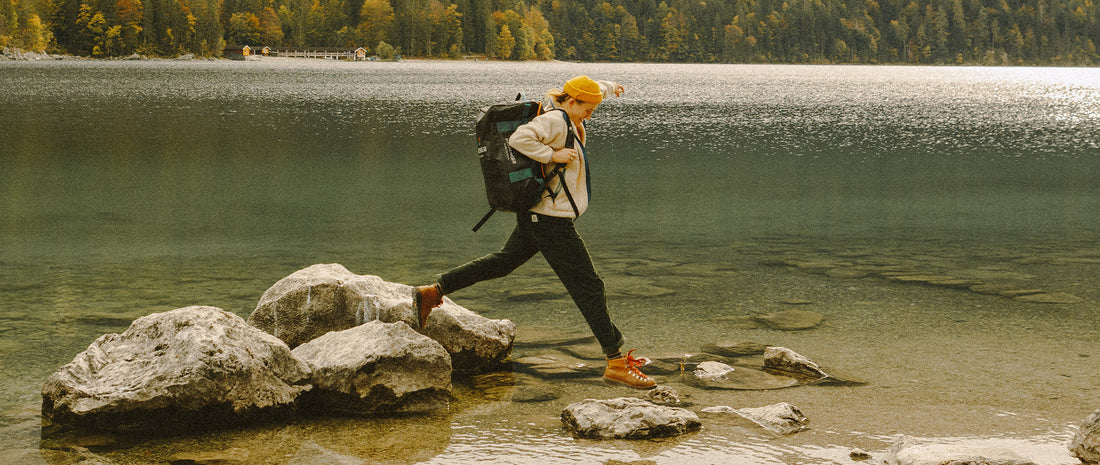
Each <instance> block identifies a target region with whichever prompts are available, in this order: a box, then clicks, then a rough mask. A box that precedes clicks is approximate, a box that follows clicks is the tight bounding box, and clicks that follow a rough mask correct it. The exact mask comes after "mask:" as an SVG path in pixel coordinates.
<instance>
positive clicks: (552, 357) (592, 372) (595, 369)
mask: <svg viewBox="0 0 1100 465" xmlns="http://www.w3.org/2000/svg"><path fill="white" fill-rule="evenodd" d="M512 363H513V366H514V368H515V369H516V370H517V371H522V372H527V373H531V374H533V375H535V376H537V377H539V378H543V379H561V378H584V377H589V376H599V375H602V374H603V370H604V366H597V365H593V364H590V363H588V362H586V361H584V360H581V359H579V358H575V357H571V356H569V355H566V354H563V353H560V352H557V353H543V354H538V355H530V356H527V357H520V358H517V359H515V360H513V361H512Z"/></svg>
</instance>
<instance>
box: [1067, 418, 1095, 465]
mask: <svg viewBox="0 0 1100 465" xmlns="http://www.w3.org/2000/svg"><path fill="white" fill-rule="evenodd" d="M1069 451H1070V452H1072V453H1073V456H1074V457H1077V458H1079V459H1081V461H1082V462H1084V463H1089V464H1100V409H1096V411H1095V412H1092V415H1089V417H1088V418H1086V419H1085V422H1084V423H1083V424H1081V428H1080V429H1078V430H1077V434H1076V435H1074V436H1073V441H1072V442H1070V445H1069Z"/></svg>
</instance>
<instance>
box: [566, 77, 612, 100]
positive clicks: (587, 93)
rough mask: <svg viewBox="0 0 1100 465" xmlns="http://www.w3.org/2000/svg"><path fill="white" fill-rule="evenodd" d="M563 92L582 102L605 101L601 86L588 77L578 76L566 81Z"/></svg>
mask: <svg viewBox="0 0 1100 465" xmlns="http://www.w3.org/2000/svg"><path fill="white" fill-rule="evenodd" d="M562 90H563V91H565V93H566V94H569V96H570V97H573V98H575V99H577V100H580V101H582V102H589V103H600V102H601V101H603V90H601V89H600V85H599V84H597V83H596V81H593V80H592V78H590V77H588V76H577V77H575V78H573V79H570V80H568V81H565V86H564V87H562Z"/></svg>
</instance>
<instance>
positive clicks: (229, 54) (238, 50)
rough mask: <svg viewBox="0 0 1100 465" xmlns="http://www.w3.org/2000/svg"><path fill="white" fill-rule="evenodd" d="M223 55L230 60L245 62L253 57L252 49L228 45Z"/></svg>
mask: <svg viewBox="0 0 1100 465" xmlns="http://www.w3.org/2000/svg"><path fill="white" fill-rule="evenodd" d="M222 55H225V57H226V58H229V59H230V60H244V59H247V58H248V56H249V55H252V47H249V46H247V45H226V46H225V50H222Z"/></svg>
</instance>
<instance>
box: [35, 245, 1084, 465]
mask: <svg viewBox="0 0 1100 465" xmlns="http://www.w3.org/2000/svg"><path fill="white" fill-rule="evenodd" d="M411 289H412V288H411V287H409V286H406V285H403V284H397V283H389V282H386V281H384V280H383V279H382V278H379V277H377V276H369V275H356V274H354V273H351V272H350V271H348V270H347V269H346V268H344V267H343V266H340V265H337V264H330V265H314V266H311V267H308V268H306V269H303V270H299V271H298V272H295V273H293V274H291V275H290V276H287V277H286V278H284V279H282V280H280V281H278V282H277V283H275V284H274V285H273V286H272V287H271V288H269V289H268V290H267V291H266V292H265V293H264V294H263V296H262V297H261V298H260V300H259V302H258V304H257V306H256V308H255V310H254V311H253V312H252V313H251V315H250V316H249V318H248V320H247V321H246V320H244V319H242V318H240V317H239V316H236V315H234V314H232V313H229V312H226V311H224V310H222V309H219V308H215V307H201V306H196V307H186V308H180V309H176V310H172V311H168V312H164V313H157V314H152V315H148V316H145V317H142V318H139V319H137V320H135V321H134V322H133V323H132V324H131V325H130V327H129V328H128V329H127V330H126V331H125V332H123V333H121V334H106V335H103V336H101V337H100V338H98V339H97V340H96V341H95V342H93V343H92V344H91V345H90V346H89V347H88V349H87V350H86V351H84V352H82V353H80V354H78V355H77V356H76V357H75V358H74V359H73V361H72V362H71V363H69V364H68V365H66V366H64V367H62V368H61V369H60V370H58V371H57V372H56V373H54V374H53V375H52V376H50V377H49V378H48V379H47V381H46V382H45V384H44V385H43V390H42V397H43V402H42V413H43V416H44V417H45V418H46V419H48V420H51V421H53V422H55V423H58V424H63V425H72V426H77V427H82V428H91V429H106V430H116V431H132V430H140V431H176V430H181V429H194V428H210V427H217V426H224V425H229V424H239V423H243V422H248V421H252V420H256V419H272V418H282V417H288V416H291V415H295V414H298V413H301V412H308V413H311V414H318V413H320V414H324V413H340V414H347V413H350V414H391V413H405V412H423V411H428V410H433V409H439V408H442V407H445V406H447V405H448V403H449V402H450V400H451V389H452V384H451V380H452V375H454V374H470V375H474V376H473V377H472V378H471V379H472V380H473V383H474V385H475V387H478V389H483V390H484V391H485V392H486V395H487V397H492V396H493V395H495V394H494V386H496V385H505V384H506V385H508V389H502V390H501V393H500V395H501V396H504V395H507V396H509V398H508V399H507V400H510V401H512V402H541V401H547V400H552V399H557V398H559V397H560V396H561V391H560V390H559V389H558V388H556V387H553V388H546V387H545V386H540V385H538V384H537V383H528V382H527V381H524V379H526V378H524V377H529V378H531V379H535V378H544V379H560V378H583V377H598V376H599V375H600V373H601V371H602V363H603V362H602V354H600V353H598V351H595V352H591V353H589V352H588V351H585V350H584V349H583V348H582V347H585V346H591V345H592V344H591V341H590V339H591V338H590V337H589V336H583V337H577V336H575V335H573V336H564V337H560V338H558V339H555V340H553V341H547V340H546V339H545V338H544V339H543V341H544V342H541V343H539V344H540V345H539V346H537V347H535V348H537V349H545V350H546V352H544V353H540V354H536V355H530V356H526V357H520V358H517V359H515V360H513V361H512V363H511V366H512V368H513V370H503V371H502V370H500V368H501V367H502V366H504V365H502V364H503V363H504V362H505V359H506V358H507V357H508V356H509V355H510V354H511V352H512V347H513V341H514V340H515V337H516V332H517V329H516V327H515V325H514V324H512V323H511V322H510V321H508V320H491V319H488V318H484V317H482V316H480V315H477V314H475V313H473V312H471V311H469V310H467V309H465V308H463V307H461V306H459V305H457V304H455V303H454V302H453V301H451V300H450V299H447V298H445V299H444V304H443V305H442V307H440V308H439V309H437V310H436V311H434V312H433V313H432V314H431V317H430V318H429V319H428V321H427V323H426V324H425V325H424V327H423V328H416V327H417V326H418V319H417V315H416V312H415V311H414V309H413V307H412V301H411V300H412V299H411ZM793 317H797V318H795V319H797V320H798V321H807V318H808V320H812V321H811V322H812V323H813V324H818V323H820V318H818V317H817V316H816V315H809V316H807V315H804V314H799V315H779V316H776V315H770V316H768V317H767V318H763V319H762V320H761V321H781V322H783V323H779V324H782V325H783V326H784V327H789V326H790V325H792V324H793V325H794V326H801V325H802V324H801V323H792V322H791V321H788V320H792V318H793ZM414 328H416V329H414ZM579 343H583V344H579ZM701 349H702V352H703V353H701V354H695V355H687V354H670V355H666V356H657V357H654V359H653V362H652V364H651V365H650V366H649V367H647V369H646V371H647V372H649V373H654V374H657V375H666V376H674V375H675V374H676V373H677V372H679V374H680V376H681V380H682V381H683V382H684V383H686V384H688V385H694V386H696V387H699V388H703V389H734V390H744V389H750V390H762V389H780V388H786V387H792V386H798V385H805V384H821V383H832V384H843V385H858V384H862V383H860V382H859V381H853V380H850V379H847V378H846V377H844V376H838V375H837V374H836V373H835V372H833V370H831V369H830V370H826V369H823V368H822V367H821V366H819V365H818V364H816V363H814V362H813V361H811V360H809V359H808V358H806V357H804V356H802V355H800V354H798V353H796V352H794V351H792V350H790V349H787V348H783V347H773V346H768V345H765V344H759V343H751V342H734V341H728V342H718V343H715V344H710V345H708V346H705V347H703V348H701ZM745 357H752V359H753V360H756V362H755V363H745V362H744V360H745V359H744V358H745ZM757 357H760V358H757ZM761 359H762V361H760V360H761ZM597 360H599V361H597ZM690 405H691V404H690V403H689V402H686V401H685V400H684V399H683V397H682V396H681V395H680V394H679V393H678V392H676V391H675V390H674V389H672V388H670V387H669V386H659V387H657V388H656V389H653V390H650V391H647V392H646V393H645V399H640V398H617V399H608V400H596V399H586V400H584V401H580V402H576V403H573V404H570V405H569V406H567V407H566V408H565V409H563V411H562V413H561V421H562V424H563V425H564V427H565V428H566V429H567V430H569V431H571V432H572V433H573V434H574V435H576V436H577V437H583V438H595V439H640V438H651V437H668V436H676V435H681V434H685V433H690V432H693V431H697V430H699V429H701V428H702V422H701V421H700V419H699V416H698V414H697V413H696V412H693V411H692V410H689V409H687V408H686V407H690ZM699 411H700V412H701V413H705V414H708V415H731V414H732V415H736V416H738V417H740V418H743V419H745V420H747V421H748V422H751V424H755V425H758V426H759V427H760V428H762V429H764V430H765V431H768V432H771V433H773V434H776V435H791V434H796V433H798V432H800V431H803V430H804V429H806V428H807V424H808V421H809V420H808V418H807V417H806V415H805V414H803V412H802V411H801V410H799V409H798V408H797V407H795V406H794V405H791V404H788V403H778V404H773V405H768V406H763V407H755V408H733V407H729V406H709V407H705V408H701V409H700V410H699ZM1070 450H1071V451H1072V453H1073V454H1074V456H1076V457H1078V458H1080V460H1081V461H1082V462H1084V463H1089V464H1100V410H1097V412H1096V413H1093V415H1092V416H1090V417H1089V419H1088V420H1086V423H1085V424H1084V425H1083V426H1082V427H1081V429H1080V431H1079V432H1078V434H1077V436H1076V437H1075V438H1074V441H1073V443H1072V444H1071V445H1070ZM852 458H853V460H863V459H867V458H870V454H867V453H866V452H862V451H853V452H852ZM884 459H885V461H886V462H887V463H892V464H898V465H916V464H923V463H996V464H1006V465H1007V464H1012V465H1023V464H1026V463H1030V462H1028V461H1027V460H1025V459H1021V458H1019V457H1017V456H1014V455H1013V454H1012V453H1011V452H1010V451H1009V450H1007V449H1004V448H1001V449H997V448H984V449H982V448H974V447H949V446H944V445H941V444H929V443H921V442H919V441H916V440H913V439H911V438H906V439H903V440H899V442H898V443H897V444H896V445H895V446H894V447H893V448H892V449H891V450H890V451H889V452H888V453H887V455H886V457H885V458H884ZM960 460H961V461H960Z"/></svg>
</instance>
